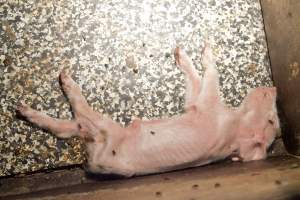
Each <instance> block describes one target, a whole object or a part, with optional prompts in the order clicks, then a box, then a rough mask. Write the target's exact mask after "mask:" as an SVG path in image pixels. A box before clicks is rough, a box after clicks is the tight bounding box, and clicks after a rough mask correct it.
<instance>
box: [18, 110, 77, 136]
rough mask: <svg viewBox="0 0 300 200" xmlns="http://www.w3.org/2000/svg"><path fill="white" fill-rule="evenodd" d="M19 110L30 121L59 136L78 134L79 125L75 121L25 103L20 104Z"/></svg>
mask: <svg viewBox="0 0 300 200" xmlns="http://www.w3.org/2000/svg"><path fill="white" fill-rule="evenodd" d="M17 111H18V112H19V113H20V114H21V115H22V116H24V117H26V119H27V120H28V121H30V122H32V123H34V124H36V125H37V126H39V127H41V128H43V129H46V130H49V131H51V132H52V133H54V134H55V135H56V136H57V137H60V138H68V137H72V136H76V135H77V134H78V131H79V129H78V125H77V123H76V122H74V121H69V120H59V119H54V118H52V117H49V116H47V115H46V114H44V113H42V112H40V111H37V110H34V109H32V108H30V107H29V106H27V105H24V104H23V105H19V106H18V107H17Z"/></svg>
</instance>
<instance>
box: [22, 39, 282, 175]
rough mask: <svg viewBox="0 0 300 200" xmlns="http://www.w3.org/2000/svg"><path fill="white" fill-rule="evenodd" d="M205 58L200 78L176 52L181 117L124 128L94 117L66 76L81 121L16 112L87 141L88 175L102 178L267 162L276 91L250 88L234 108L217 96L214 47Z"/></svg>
mask: <svg viewBox="0 0 300 200" xmlns="http://www.w3.org/2000/svg"><path fill="white" fill-rule="evenodd" d="M202 53H203V55H202V66H203V67H204V68H205V72H204V75H203V77H202V78H201V77H200V76H199V75H198V73H197V71H196V69H195V67H194V66H193V64H192V61H191V59H190V58H189V57H188V56H187V54H186V53H185V52H184V51H183V50H181V49H179V48H176V49H175V59H176V64H177V66H178V67H179V68H180V69H181V70H182V71H183V72H184V74H185V75H186V97H185V113H184V114H182V115H180V116H174V117H171V118H168V119H158V120H150V121H142V120H134V121H133V122H132V123H131V124H130V125H129V126H127V127H122V126H121V125H119V124H118V123H116V122H115V121H113V120H112V119H109V118H106V117H104V116H102V115H101V114H100V113H97V112H94V111H93V110H92V109H91V107H89V105H88V103H87V101H86V100H85V98H84V97H83V96H82V94H81V89H80V87H79V86H78V85H77V84H76V83H75V82H74V80H73V79H72V78H71V76H70V75H69V74H68V73H66V72H65V71H62V72H61V74H60V79H61V83H62V88H63V90H64V92H65V94H66V95H67V97H68V99H69V101H70V104H71V106H72V110H73V112H74V116H75V119H73V120H71V121H69V120H60V119H54V118H51V117H49V116H47V115H46V114H44V113H42V112H39V111H36V110H33V109H32V108H30V107H29V106H27V105H24V104H23V105H20V106H19V107H18V108H17V110H18V111H19V112H20V113H21V114H22V115H23V116H24V117H26V118H27V120H28V121H30V122H32V123H34V124H36V125H38V126H39V127H41V128H43V129H47V130H49V131H50V132H52V133H54V134H55V135H56V136H57V137H59V138H69V137H73V136H79V137H80V138H82V139H83V140H84V141H85V144H86V148H87V152H88V158H87V164H88V165H87V166H88V170H90V171H91V172H96V173H114V174H120V175H125V176H132V175H140V174H149V173H156V172H165V171H170V170H174V169H181V168H186V167H195V166H200V165H205V164H208V163H212V162H215V161H218V160H221V159H225V158H227V157H231V158H232V160H233V161H238V160H239V161H251V160H260V159H264V158H266V150H267V149H268V147H269V146H270V145H271V143H272V141H273V140H274V138H275V135H276V132H277V131H278V130H279V120H278V116H277V110H276V103H275V102H276V89H275V88H274V87H259V88H255V89H251V90H250V91H248V95H247V96H246V97H245V99H244V101H243V102H242V104H241V105H240V106H239V107H237V108H231V107H228V106H227V105H225V104H224V103H223V102H222V101H221V98H220V95H219V78H218V71H217V69H216V68H215V65H216V63H215V59H214V56H213V53H212V50H211V48H210V46H209V45H208V44H206V45H205V48H204V50H203V52H202Z"/></svg>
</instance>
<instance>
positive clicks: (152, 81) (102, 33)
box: [0, 0, 272, 176]
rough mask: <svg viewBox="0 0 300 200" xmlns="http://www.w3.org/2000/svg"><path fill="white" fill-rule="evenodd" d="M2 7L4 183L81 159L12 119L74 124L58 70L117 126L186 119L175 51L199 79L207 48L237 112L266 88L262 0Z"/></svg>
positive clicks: (78, 151) (0, 145) (75, 145)
mask: <svg viewBox="0 0 300 200" xmlns="http://www.w3.org/2000/svg"><path fill="white" fill-rule="evenodd" d="M0 2H1V3H0V19H1V27H0V37H1V41H0V46H1V48H0V88H1V91H0V103H1V107H0V151H1V152H0V153H1V154H0V155H1V157H0V159H1V160H0V176H3V175H10V174H16V173H22V172H29V171H34V170H39V169H46V168H53V167H57V166H64V165H70V164H75V163H82V162H83V161H84V150H83V146H82V144H81V143H80V142H79V140H77V139H69V140H60V139H57V138H55V137H53V136H52V135H51V134H50V133H47V132H44V131H42V130H40V129H39V128H37V127H34V126H33V125H31V124H29V123H28V122H25V121H22V120H20V119H17V118H16V117H15V112H14V108H15V106H16V104H17V103H18V102H19V101H24V102H26V103H27V104H29V105H32V107H34V108H36V109H38V110H43V111H45V112H47V113H48V114H49V115H51V116H53V117H59V118H71V117H72V114H71V111H70V106H69V104H68V102H67V100H66V98H65V97H64V96H63V94H62V92H61V90H60V86H59V83H58V79H57V77H58V74H59V72H60V71H61V70H62V69H63V68H67V69H69V70H70V71H71V72H72V73H73V77H74V79H75V80H76V81H77V82H78V83H79V84H80V86H81V87H82V88H83V93H84V95H85V96H86V97H87V99H88V102H89V103H90V105H91V106H92V107H93V108H94V109H95V110H98V111H100V112H103V113H106V114H108V115H110V116H112V118H113V119H115V120H117V121H119V122H121V123H122V124H123V125H126V124H128V123H130V121H131V119H132V118H133V117H139V118H147V119H151V118H159V117H167V116H173V115H176V114H178V113H181V112H182V111H183V107H182V105H183V101H184V93H185V90H184V77H183V74H182V72H181V71H180V70H179V69H178V68H176V66H175V64H174V58H173V49H174V48H175V46H177V45H179V46H181V47H184V48H185V49H186V50H187V52H188V54H189V55H190V56H191V57H192V59H193V61H194V63H195V65H196V66H197V69H198V71H199V74H201V73H202V72H203V70H202V66H201V65H200V64H199V63H200V59H201V55H200V54H199V52H200V50H201V48H202V47H203V41H204V40H205V39H210V40H211V41H212V46H213V49H214V52H215V54H216V56H217V62H218V70H219V72H220V75H221V79H220V83H221V90H222V95H223V97H224V101H226V102H227V103H228V104H229V105H233V106H237V105H239V103H240V102H241V101H242V99H243V97H244V96H245V95H246V92H247V89H248V88H252V87H257V86H261V85H271V84H272V83H271V80H270V70H269V61H268V56H267V47H266V41H265V35H264V31H263V20H262V15H261V8H260V4H259V0H235V1H233V0H164V1H160V0H153V1H150V0H149V1H147V0H111V1H101V0H99V1H96V0H93V1H92V0H90V1H88V0H85V1H83V0H74V1H73V0H69V1H68V0H60V1H54V0H53V1H43V0H40V1H38V0H35V1H34V0H31V1H30V0H29V1H16V0H9V1H0Z"/></svg>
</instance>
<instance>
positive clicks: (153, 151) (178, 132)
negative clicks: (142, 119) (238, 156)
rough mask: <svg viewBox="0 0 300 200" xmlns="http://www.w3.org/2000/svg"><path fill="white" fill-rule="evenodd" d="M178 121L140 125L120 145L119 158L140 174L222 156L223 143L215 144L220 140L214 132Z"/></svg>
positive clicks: (186, 165) (181, 166) (208, 160)
mask: <svg viewBox="0 0 300 200" xmlns="http://www.w3.org/2000/svg"><path fill="white" fill-rule="evenodd" d="M182 122H183V121H181V123H176V121H166V122H164V121H158V122H157V123H156V124H153V122H152V123H144V124H141V126H140V127H139V129H138V130H137V131H136V132H135V133H132V134H133V135H132V137H129V138H128V139H127V140H124V141H123V143H122V144H121V145H120V153H121V155H122V157H121V158H120V159H123V161H124V162H126V164H127V166H128V167H129V168H132V171H135V173H138V174H142V173H150V172H157V171H160V172H161V171H167V170H170V169H178V168H184V167H191V166H196V165H197V166H198V165H202V164H207V163H210V162H211V161H214V160H215V158H214V157H213V156H212V155H218V157H220V156H221V157H226V156H225V155H224V156H222V155H223V154H224V152H222V151H223V149H224V148H223V146H224V145H226V144H225V143H224V144H219V142H218V141H222V140H217V136H216V133H215V132H214V133H213V132H210V131H205V130H201V129H200V128H199V126H198V124H194V123H182ZM154 123H155V122H154ZM202 128H204V126H202ZM218 146H219V147H218ZM225 154H226V153H225Z"/></svg>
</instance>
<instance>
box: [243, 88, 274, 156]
mask: <svg viewBox="0 0 300 200" xmlns="http://www.w3.org/2000/svg"><path fill="white" fill-rule="evenodd" d="M241 110H242V112H241V127H240V130H239V136H238V143H239V153H240V157H241V158H242V159H243V160H244V161H250V160H260V159H264V158H266V156H267V149H268V148H269V147H270V145H271V144H272V142H273V141H274V138H275V136H276V134H277V133H278V132H279V131H280V125H279V119H278V115H277V109H276V88H275V87H260V88H256V89H253V90H251V91H250V92H249V94H248V96H247V97H246V98H245V100H244V102H243V104H242V105H241Z"/></svg>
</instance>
